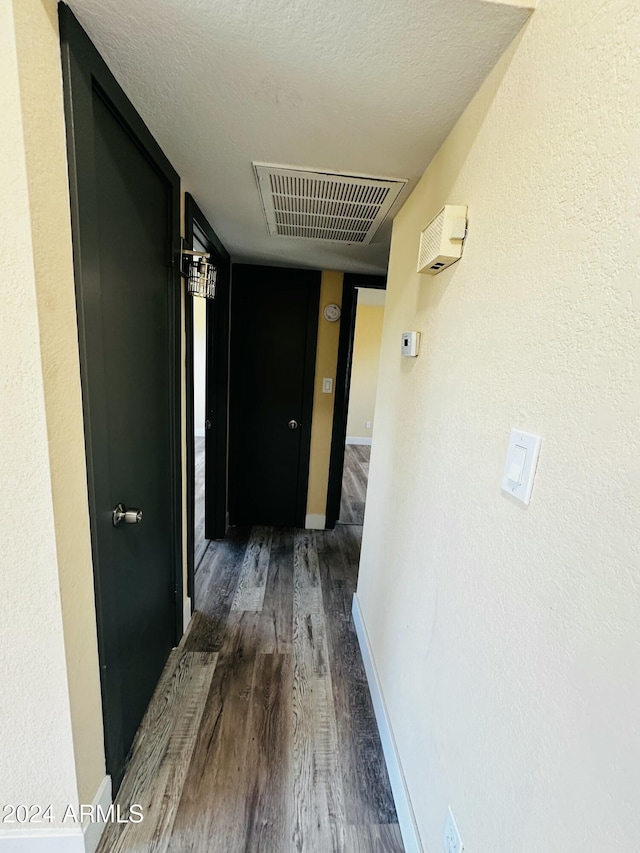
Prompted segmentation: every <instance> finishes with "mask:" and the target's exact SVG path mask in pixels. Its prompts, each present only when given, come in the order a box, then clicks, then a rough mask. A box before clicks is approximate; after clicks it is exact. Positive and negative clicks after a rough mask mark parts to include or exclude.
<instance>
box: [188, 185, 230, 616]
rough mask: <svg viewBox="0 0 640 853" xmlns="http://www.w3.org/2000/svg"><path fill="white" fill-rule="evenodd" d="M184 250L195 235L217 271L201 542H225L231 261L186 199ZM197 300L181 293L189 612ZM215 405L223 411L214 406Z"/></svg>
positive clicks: (211, 303)
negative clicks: (193, 308) (208, 540)
mask: <svg viewBox="0 0 640 853" xmlns="http://www.w3.org/2000/svg"><path fill="white" fill-rule="evenodd" d="M184 210H185V213H184V216H185V224H184V235H185V246H186V247H187V248H188V249H193V238H194V235H196V236H197V237H198V239H199V240H200V241H201V242H202V243H203V244H204V245H205V248H206V249H207V251H209V252H210V253H211V261H212V262H213V263H214V264H215V265H216V266H217V267H218V278H217V282H216V296H215V299H213V300H211V299H207V300H206V304H207V331H206V342H207V354H206V368H205V372H206V380H205V382H206V389H205V396H206V403H205V408H206V420H207V423H209V424H210V426H209V427H208V428H207V429H206V431H205V522H204V527H205V537H206V538H207V539H224V536H225V534H226V531H227V466H228V448H227V443H228V416H229V309H230V298H229V296H230V285H231V259H230V256H229V253H228V252H227V250H226V249H225V247H224V246H223V245H222V243H221V242H220V240H219V239H218V236H217V235H216V233H215V231H214V230H213V228H212V227H211V225H210V224H209V221H208V220H207V218H206V216H205V215H204V213H203V212H202V210H201V209H200V208H199V207H198V205H197V204H196V201H195V199H194V198H193V196H192V195H191V194H190V193H185V208H184ZM194 298H196V297H193V296H190V295H189V294H188V293H186V292H185V306H184V308H185V310H184V329H185V346H186V352H185V392H186V393H185V397H186V406H187V412H186V422H185V429H186V445H187V457H186V458H187V531H186V538H187V595H188V596H189V597H190V599H191V611H192V612H193V610H194V608H195V600H194V599H195V588H194V587H195V570H196V567H195V557H194V553H195V533H194V525H195V437H194V415H193V400H194V383H193V349H194V334H193V311H192V310H190V309H191V300H192V299H194ZM220 400H223V401H224V405H222V406H221V405H216V403H219V402H220Z"/></svg>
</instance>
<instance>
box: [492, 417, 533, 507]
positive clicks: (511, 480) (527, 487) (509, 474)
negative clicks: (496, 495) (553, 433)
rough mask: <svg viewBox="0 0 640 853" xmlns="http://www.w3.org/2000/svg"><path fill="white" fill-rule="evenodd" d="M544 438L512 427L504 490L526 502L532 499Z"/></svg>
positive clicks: (505, 467)
mask: <svg viewBox="0 0 640 853" xmlns="http://www.w3.org/2000/svg"><path fill="white" fill-rule="evenodd" d="M541 444H542V439H541V438H540V436H539V435H533V434H532V433H530V432H523V431H522V430H518V429H512V430H511V435H510V436H509V447H508V448H507V459H506V462H505V466H504V473H503V475H502V490H503V491H505V492H507V493H508V494H510V495H513V497H514V498H517V499H518V500H519V501H522V503H524V504H528V503H529V501H530V500H531V490H532V489H533V478H534V476H535V473H536V465H537V464H538V454H539V453H540V445H541Z"/></svg>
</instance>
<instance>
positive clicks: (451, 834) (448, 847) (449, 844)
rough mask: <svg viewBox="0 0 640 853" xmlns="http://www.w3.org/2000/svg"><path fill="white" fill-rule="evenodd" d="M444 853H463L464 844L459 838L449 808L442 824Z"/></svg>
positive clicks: (458, 831) (456, 826) (458, 832)
mask: <svg viewBox="0 0 640 853" xmlns="http://www.w3.org/2000/svg"><path fill="white" fill-rule="evenodd" d="M443 844H444V851H445V853H464V844H463V843H462V838H461V837H460V830H459V829H458V825H457V824H456V821H455V818H454V817H453V812H452V811H451V806H449V808H448V809H447V819H446V820H445V823H444V838H443Z"/></svg>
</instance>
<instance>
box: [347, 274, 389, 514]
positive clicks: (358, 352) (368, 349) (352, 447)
mask: <svg viewBox="0 0 640 853" xmlns="http://www.w3.org/2000/svg"><path fill="white" fill-rule="evenodd" d="M385 295H386V294H385V291H384V290H377V289H372V288H361V287H358V288H357V300H356V322H355V330H354V337H353V350H352V357H351V381H350V383H349V398H348V401H347V435H346V440H345V448H344V469H343V474H342V493H341V499H340V515H339V518H338V522H339V523H340V524H355V525H362V524H364V507H365V501H366V496H367V481H368V478H369V460H370V457H371V442H372V436H373V417H374V410H375V402H376V390H377V385H378V365H379V361H380V345H381V342H382V321H383V317H384V303H385Z"/></svg>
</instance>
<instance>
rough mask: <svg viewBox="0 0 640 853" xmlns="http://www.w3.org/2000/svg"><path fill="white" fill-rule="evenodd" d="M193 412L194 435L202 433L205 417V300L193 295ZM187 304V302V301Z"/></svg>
mask: <svg viewBox="0 0 640 853" xmlns="http://www.w3.org/2000/svg"><path fill="white" fill-rule="evenodd" d="M189 301H190V302H191V303H192V304H193V414H194V422H193V425H194V431H195V434H196V435H204V422H205V419H206V413H205V412H206V407H205V402H206V397H205V391H206V384H205V382H206V357H207V301H206V299H200V298H198V297H193V298H192V299H191V300H189ZM187 304H188V303H187Z"/></svg>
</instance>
